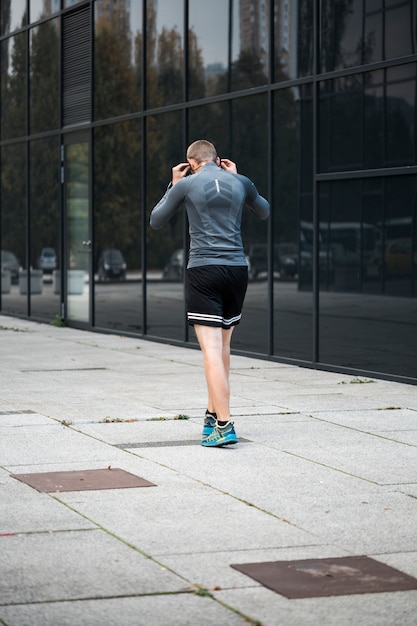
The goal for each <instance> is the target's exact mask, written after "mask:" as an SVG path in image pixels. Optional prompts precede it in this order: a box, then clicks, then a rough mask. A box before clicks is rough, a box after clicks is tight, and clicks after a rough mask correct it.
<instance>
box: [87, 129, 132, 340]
mask: <svg viewBox="0 0 417 626" xmlns="http://www.w3.org/2000/svg"><path fill="white" fill-rule="evenodd" d="M141 146H142V142H141V132H140V122H138V121H137V120H135V121H131V122H122V123H119V124H113V125H111V126H110V125H109V126H100V127H98V128H96V129H95V131H94V167H95V171H94V216H95V218H94V223H95V230H94V233H95V241H94V273H95V281H94V282H95V284H94V293H95V324H96V326H98V327H101V328H113V329H121V330H125V331H128V332H135V333H142V332H143V320H142V265H141V243H140V242H141V232H142V224H141V202H140V199H141ZM109 155H111V158H109Z"/></svg>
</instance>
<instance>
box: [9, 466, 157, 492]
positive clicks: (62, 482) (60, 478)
mask: <svg viewBox="0 0 417 626" xmlns="http://www.w3.org/2000/svg"><path fill="white" fill-rule="evenodd" d="M12 477H13V478H16V479H17V480H20V481H21V482H23V483H26V484H27V485H30V487H33V488H34V489H36V490H37V491H41V492H46V493H53V492H60V491H89V490H99V489H125V488H129V487H156V485H154V484H153V483H150V482H149V481H147V480H145V479H144V478H140V477H139V476H135V475H134V474H130V473H129V472H125V471H124V470H121V469H117V468H115V469H113V468H111V469H95V470H80V471H71V472H44V473H41V474H12Z"/></svg>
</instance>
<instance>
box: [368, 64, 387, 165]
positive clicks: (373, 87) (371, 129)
mask: <svg viewBox="0 0 417 626" xmlns="http://www.w3.org/2000/svg"><path fill="white" fill-rule="evenodd" d="M364 85H365V88H364V93H365V98H364V128H363V132H364V140H363V164H364V167H365V168H370V167H382V165H383V161H384V145H385V144H384V123H385V122H384V74H383V71H382V70H381V71H378V72H368V73H367V74H365V75H364Z"/></svg>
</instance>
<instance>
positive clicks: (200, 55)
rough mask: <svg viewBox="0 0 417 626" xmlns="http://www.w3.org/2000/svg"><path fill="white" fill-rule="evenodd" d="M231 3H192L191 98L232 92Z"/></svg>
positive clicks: (214, 1)
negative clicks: (229, 87)
mask: <svg viewBox="0 0 417 626" xmlns="http://www.w3.org/2000/svg"><path fill="white" fill-rule="evenodd" d="M228 25H229V3H228V2H224V0H211V2H210V3H208V2H206V3H203V2H200V1H199V0H191V2H190V3H189V33H188V37H189V40H188V46H189V58H188V72H189V76H188V84H189V94H188V96H189V99H190V100H193V99H196V98H204V97H205V96H211V95H216V94H218V93H225V92H227V90H228V88H227V87H228V86H227V75H228V64H229V51H228V34H229V28H228Z"/></svg>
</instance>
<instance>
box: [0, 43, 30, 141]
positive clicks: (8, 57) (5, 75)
mask: <svg viewBox="0 0 417 626" xmlns="http://www.w3.org/2000/svg"><path fill="white" fill-rule="evenodd" d="M1 60H2V63H1V110H0V115H1V138H2V139H11V138H13V137H21V136H22V135H25V134H26V75H27V72H26V36H25V33H21V34H19V35H16V36H15V37H10V38H9V39H6V40H5V41H3V42H2V43H1Z"/></svg>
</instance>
